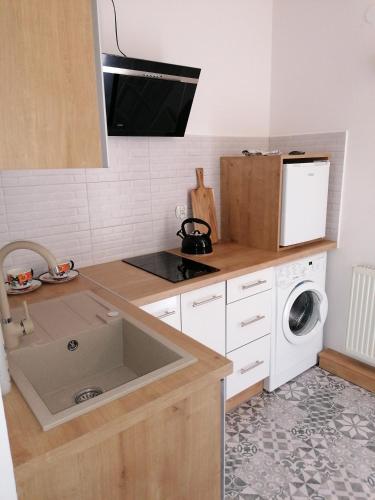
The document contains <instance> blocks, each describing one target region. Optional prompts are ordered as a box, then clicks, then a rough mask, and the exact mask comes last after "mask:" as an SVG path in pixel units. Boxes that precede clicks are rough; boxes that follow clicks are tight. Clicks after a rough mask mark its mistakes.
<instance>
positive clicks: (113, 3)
mask: <svg viewBox="0 0 375 500" xmlns="http://www.w3.org/2000/svg"><path fill="white" fill-rule="evenodd" d="M112 5H113V13H114V15H115V33H116V44H117V48H118V50H119V52H121V54H122V55H123V56H124V57H127V55H126V54H125V53H124V52H123V51H122V50H121V49H120V45H119V43H118V34H117V14H116V5H115V2H114V0H112Z"/></svg>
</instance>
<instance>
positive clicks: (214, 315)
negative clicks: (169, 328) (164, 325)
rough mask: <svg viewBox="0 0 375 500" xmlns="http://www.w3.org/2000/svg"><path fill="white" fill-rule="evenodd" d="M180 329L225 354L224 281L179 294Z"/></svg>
mask: <svg viewBox="0 0 375 500" xmlns="http://www.w3.org/2000/svg"><path fill="white" fill-rule="evenodd" d="M181 318H182V331H183V332H184V333H186V334H187V335H189V336H190V337H192V338H193V339H195V340H198V342H201V343H202V344H204V345H206V346H207V347H210V348H211V349H213V350H214V351H216V352H218V353H219V354H222V355H223V356H225V282H222V283H216V284H215V285H210V286H206V287H204V288H199V289H198V290H193V291H192V292H187V293H183V294H182V295H181Z"/></svg>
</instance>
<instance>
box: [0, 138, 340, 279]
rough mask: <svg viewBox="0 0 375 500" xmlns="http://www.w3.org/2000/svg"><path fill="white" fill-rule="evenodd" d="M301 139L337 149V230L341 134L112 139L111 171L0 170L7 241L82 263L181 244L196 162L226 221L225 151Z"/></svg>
mask: <svg viewBox="0 0 375 500" xmlns="http://www.w3.org/2000/svg"><path fill="white" fill-rule="evenodd" d="M298 141H300V142H298ZM276 144H278V146H276ZM298 144H300V146H299V147H306V149H309V150H311V151H314V150H320V149H324V150H329V151H330V152H333V153H334V155H333V158H334V162H335V165H336V167H333V168H332V169H331V179H330V201H329V213H328V217H327V228H328V232H329V234H330V235H333V234H335V231H336V233H337V227H338V224H339V210H340V200H341V184H342V168H340V162H341V164H342V162H343V158H344V149H343V134H342V133H337V134H314V135H307V136H293V137H283V138H271V140H270V139H269V138H268V137H255V138H254V137H209V136H187V137H184V138H160V137H154V138H140V137H134V138H131V137H109V138H108V145H109V168H103V169H98V168H92V169H86V170H85V169H64V170H53V169H48V170H22V171H12V170H9V171H3V172H1V173H0V246H2V245H4V244H5V243H8V242H9V241H11V240H15V239H30V240H34V241H38V242H40V243H41V244H44V245H45V246H47V247H48V248H50V249H51V251H52V252H54V253H55V254H56V256H57V257H58V259H60V260H66V259H68V258H71V259H73V260H74V261H75V263H76V266H77V267H82V266H85V265H90V264H94V263H99V262H107V261H111V260H115V259H120V258H124V257H130V256H132V255H139V254H142V253H148V252H153V251H158V250H163V249H166V248H172V247H176V246H179V245H180V239H179V238H178V237H177V236H176V232H177V230H178V229H179V228H180V225H181V221H180V220H177V219H176V218H175V216H174V211H175V207H176V205H187V206H188V214H189V216H191V202H190V195H189V193H190V190H191V189H192V188H194V187H196V176H195V168H196V167H203V168H204V170H205V184H206V185H207V186H210V187H212V188H214V190H215V199H216V206H217V209H218V210H217V212H218V213H217V215H218V221H219V223H220V213H219V207H220V156H224V155H238V154H241V151H242V150H243V149H248V150H252V149H257V150H263V151H265V150H269V149H273V148H275V147H282V148H285V149H288V148H294V149H295V147H296V146H297V145H298ZM314 148H316V149H314ZM13 265H17V266H18V265H21V266H24V265H32V266H34V268H35V270H36V273H39V272H42V271H44V270H45V263H44V262H43V261H42V259H41V258H40V257H38V256H37V255H35V254H32V253H31V252H27V251H17V252H14V253H13V254H12V255H10V256H9V257H8V258H7V261H6V266H5V268H7V269H8V268H9V267H12V266H13Z"/></svg>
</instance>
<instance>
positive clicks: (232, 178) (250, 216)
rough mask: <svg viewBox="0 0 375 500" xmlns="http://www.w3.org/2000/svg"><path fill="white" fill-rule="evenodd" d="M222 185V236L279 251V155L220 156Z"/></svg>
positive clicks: (237, 241)
mask: <svg viewBox="0 0 375 500" xmlns="http://www.w3.org/2000/svg"><path fill="white" fill-rule="evenodd" d="M220 187H221V237H222V240H223V241H234V242H236V243H239V244H240V245H247V246H250V247H254V248H262V249H264V250H273V251H277V250H278V249H279V230H280V204H281V159H280V156H279V155H275V156H246V157H244V156H242V157H225V158H221V180H220Z"/></svg>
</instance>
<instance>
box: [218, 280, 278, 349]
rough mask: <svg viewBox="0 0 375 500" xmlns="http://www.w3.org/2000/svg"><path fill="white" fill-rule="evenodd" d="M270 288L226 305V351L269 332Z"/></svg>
mask: <svg viewBox="0 0 375 500" xmlns="http://www.w3.org/2000/svg"><path fill="white" fill-rule="evenodd" d="M271 325H272V290H268V291H266V292H263V293H258V294H257V295H254V296H253V297H247V298H246V299H242V300H238V301H237V302H233V303H232V304H228V305H227V352H230V351H233V350H234V349H237V348H238V347H241V346H243V345H245V344H248V343H249V342H252V341H254V340H256V339H259V338H260V337H264V336H265V335H268V334H269V333H271Z"/></svg>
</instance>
